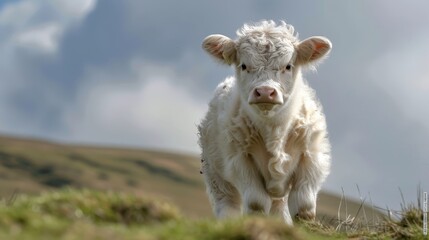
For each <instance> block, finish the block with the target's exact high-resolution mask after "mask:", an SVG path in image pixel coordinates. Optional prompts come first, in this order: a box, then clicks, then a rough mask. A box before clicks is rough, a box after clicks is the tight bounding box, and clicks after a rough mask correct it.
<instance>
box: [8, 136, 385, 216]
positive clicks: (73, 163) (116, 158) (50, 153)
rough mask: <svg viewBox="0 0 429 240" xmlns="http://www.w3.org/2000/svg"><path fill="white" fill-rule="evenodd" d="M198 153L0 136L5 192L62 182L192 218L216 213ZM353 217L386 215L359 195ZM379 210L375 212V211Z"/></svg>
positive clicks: (332, 207)
mask: <svg viewBox="0 0 429 240" xmlns="http://www.w3.org/2000/svg"><path fill="white" fill-rule="evenodd" d="M199 168H200V161H199V159H198V157H197V156H188V155H183V154H174V153H167V152H159V151H151V150H139V149H122V148H108V147H90V146H76V145H65V144H57V143H52V142H47V141H40V140H28V139H20V138H13V137H4V136H3V137H1V136H0V198H4V199H9V198H12V197H13V196H14V195H16V194H19V193H30V194H33V193H39V192H43V191H46V190H52V189H58V188H63V187H73V188H89V189H96V190H111V191H115V192H125V193H132V194H136V195H138V196H147V195H152V196H155V197H158V198H161V199H164V200H166V201H168V202H172V203H174V204H175V205H177V206H178V207H179V208H180V209H181V210H182V212H184V214H186V215H187V216H189V217H192V218H200V217H210V216H212V213H211V209H210V205H209V203H208V200H207V197H206V194H205V190H204V189H205V188H204V183H203V181H202V177H201V175H200V174H199ZM340 201H341V197H339V196H337V195H334V194H331V193H326V192H322V193H321V194H320V196H319V203H318V217H319V218H323V219H325V220H328V221H335V219H337V216H338V207H339V205H340ZM344 206H347V212H348V214H350V215H351V216H352V217H355V216H356V213H358V212H359V216H362V213H363V212H365V209H366V215H367V217H368V218H373V217H380V216H382V215H381V214H380V213H379V212H377V211H374V210H373V209H370V208H369V207H368V206H364V207H363V208H361V204H360V203H359V202H356V201H352V200H347V204H345V203H343V208H342V209H343V211H342V212H341V215H342V217H345V210H346V209H345V207H344ZM374 213H375V216H373V215H374Z"/></svg>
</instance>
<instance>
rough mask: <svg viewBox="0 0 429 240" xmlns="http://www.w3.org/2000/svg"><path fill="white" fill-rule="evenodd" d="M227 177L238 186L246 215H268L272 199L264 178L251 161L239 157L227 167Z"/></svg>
mask: <svg viewBox="0 0 429 240" xmlns="http://www.w3.org/2000/svg"><path fill="white" fill-rule="evenodd" d="M225 169H226V172H227V174H226V176H228V179H231V182H232V184H233V185H234V186H236V188H237V190H238V192H239V193H240V196H241V202H242V205H243V211H244V213H245V214H253V213H263V214H268V213H269V212H270V209H271V197H270V196H269V195H268V193H267V191H266V190H265V186H264V184H263V181H262V177H261V175H260V173H259V171H258V169H257V167H256V166H255V165H254V164H253V162H252V161H251V159H248V158H245V157H241V156H238V157H236V158H235V159H231V161H229V164H228V165H226V166H225Z"/></svg>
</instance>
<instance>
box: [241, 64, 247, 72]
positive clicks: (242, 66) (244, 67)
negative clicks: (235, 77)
mask: <svg viewBox="0 0 429 240" xmlns="http://www.w3.org/2000/svg"><path fill="white" fill-rule="evenodd" d="M246 69H247V66H246V64H244V63H243V64H241V70H243V71H244V70H246Z"/></svg>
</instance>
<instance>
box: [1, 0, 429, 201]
mask: <svg viewBox="0 0 429 240" xmlns="http://www.w3.org/2000/svg"><path fill="white" fill-rule="evenodd" d="M427 9H429V2H428V1H426V0H412V1H398V2H395V3H394V4H392V2H391V1H389V0H379V1H372V0H362V1H353V0H343V1H332V0H327V1H310V0H303V1H282V0H273V1H269V2H267V1H258V0H249V1H244V0H237V1H227V0H219V1H191V0H183V1H173V0H171V1H166V0H145V1H137V0H123V1H117V0H103V1H97V0H38V1H35V0H15V1H0V134H7V135H16V136H24V137H36V138H43V139H48V140H52V141H60V142H67V143H85V144H97V145H115V146H127V147H141V148H156V149H163V150H167V151H176V152H184V153H191V154H194V155H197V154H199V152H200V149H199V147H198V145H197V130H196V126H197V125H198V123H199V121H200V120H201V118H202V117H203V116H204V114H205V112H206V111H207V104H208V102H209V101H210V99H211V97H212V94H213V91H214V88H215V87H216V86H217V84H218V83H219V82H220V81H222V80H223V79H224V78H225V77H227V76H229V75H232V74H233V70H232V69H231V68H229V67H225V66H223V65H220V64H218V63H216V62H214V61H213V60H212V59H211V58H210V57H209V56H208V55H207V54H206V53H204V51H203V50H202V49H201V42H202V40H203V39H204V38H205V37H206V36H208V35H210V34H214V33H219V34H223V35H227V36H229V37H231V38H235V37H236V34H235V32H236V30H237V29H238V28H240V27H241V26H242V25H243V24H244V23H251V22H257V21H259V20H262V19H272V20H276V21H279V20H285V21H286V22H287V23H289V24H292V25H293V26H294V27H295V30H296V31H297V32H298V33H299V37H300V39H301V40H303V39H305V38H307V37H310V36H313V35H322V36H326V37H327V38H329V39H330V40H331V41H332V44H333V49H332V51H331V53H330V56H329V58H328V59H327V60H325V61H324V62H323V63H322V64H320V65H319V66H318V70H317V71H316V72H305V73H304V76H305V78H306V79H307V80H308V82H309V84H310V85H311V86H312V87H313V88H314V89H315V90H316V92H317V96H318V98H319V99H320V101H321V102H322V104H323V107H324V111H325V114H326V118H327V124H328V130H329V134H330V140H331V143H332V170H331V174H330V176H329V177H328V179H327V181H326V183H325V184H324V189H325V190H327V191H331V192H335V193H341V192H342V190H344V192H345V194H346V195H348V196H351V197H354V198H362V199H366V200H365V201H366V202H368V203H369V202H370V200H371V201H372V202H373V204H375V205H378V206H380V207H383V208H386V207H389V208H394V209H399V204H400V203H401V202H402V200H401V193H400V191H402V192H403V194H404V197H405V201H406V202H407V203H408V202H416V201H417V188H418V186H419V184H420V185H421V188H422V190H423V191H426V192H428V191H429V157H428V156H429V146H428V145H429V144H428V143H429V140H428V139H429V107H428V103H429V44H428V43H429V28H428V27H427V26H428V25H429V18H428V17H427V16H426V15H427ZM356 186H359V190H360V194H359V191H358V190H357V187H356ZM399 189H400V190H399Z"/></svg>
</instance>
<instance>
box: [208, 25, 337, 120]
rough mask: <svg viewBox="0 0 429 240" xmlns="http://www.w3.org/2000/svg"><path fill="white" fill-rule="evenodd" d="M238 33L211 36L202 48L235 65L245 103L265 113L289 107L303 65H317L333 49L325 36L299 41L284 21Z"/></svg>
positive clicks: (271, 113) (247, 26) (241, 30)
mask: <svg viewBox="0 0 429 240" xmlns="http://www.w3.org/2000/svg"><path fill="white" fill-rule="evenodd" d="M237 35H238V39H237V40H231V39H230V38H228V37H226V36H223V35H218V34H217V35H210V36H208V37H207V38H205V39H204V42H203V48H204V49H205V50H206V51H207V52H208V53H209V54H210V55H212V56H213V57H215V59H217V60H219V61H220V62H221V63H224V64H227V65H234V66H235V70H236V78H237V84H238V87H239V91H240V97H241V99H242V102H244V103H247V106H248V108H249V109H250V110H251V111H253V112H255V113H262V114H263V115H266V116H272V115H274V114H275V113H276V112H278V110H279V109H282V108H284V107H285V106H287V102H288V100H289V99H290V96H291V94H292V93H293V90H294V86H295V82H296V81H295V79H296V78H297V76H298V74H300V69H301V67H302V66H314V64H315V63H316V62H317V61H318V60H320V59H322V58H323V57H324V56H326V54H327V53H328V52H329V51H330V49H331V42H330V41H329V40H328V39H327V38H325V37H310V38H308V39H306V40H304V41H301V42H300V41H299V40H298V39H297V37H296V36H295V35H294V29H293V27H292V26H291V25H288V24H286V23H285V22H281V24H280V25H276V24H275V23H274V22H273V21H262V22H260V23H258V24H256V25H252V26H250V25H244V26H243V27H242V28H241V29H240V30H238V31H237Z"/></svg>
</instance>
